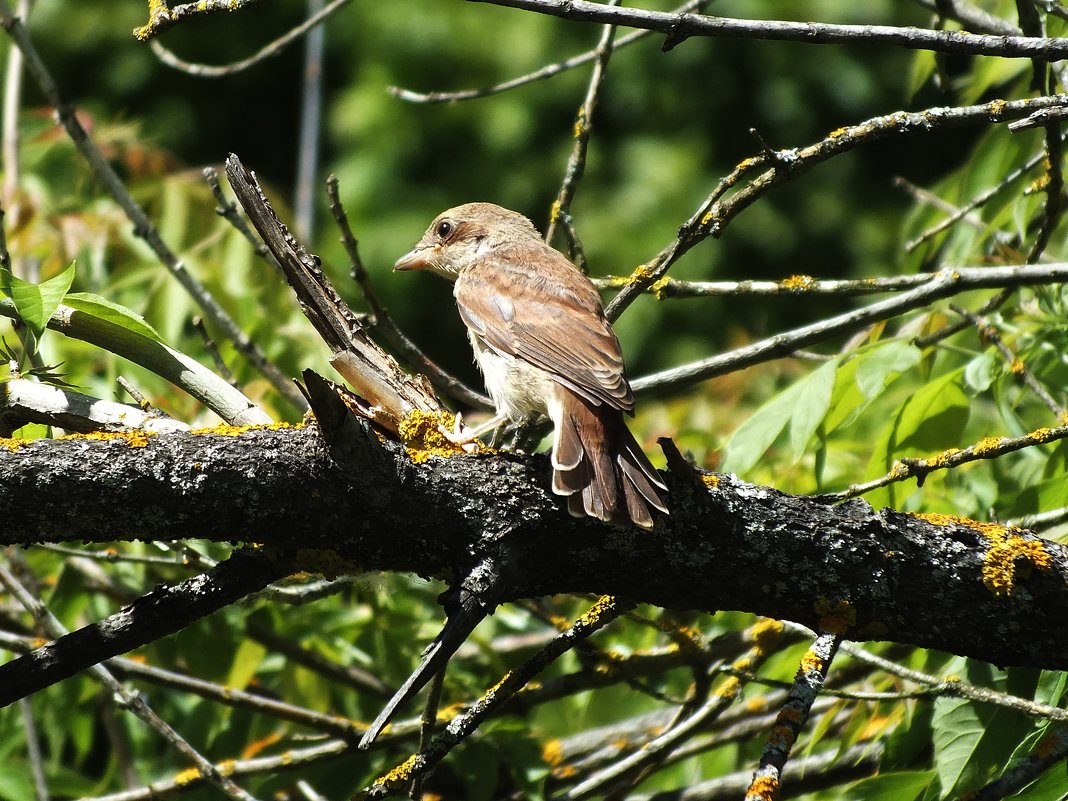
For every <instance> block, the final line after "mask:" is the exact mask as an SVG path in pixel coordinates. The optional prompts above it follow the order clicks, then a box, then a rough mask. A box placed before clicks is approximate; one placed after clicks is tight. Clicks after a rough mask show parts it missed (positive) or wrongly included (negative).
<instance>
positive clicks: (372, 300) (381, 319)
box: [326, 175, 493, 410]
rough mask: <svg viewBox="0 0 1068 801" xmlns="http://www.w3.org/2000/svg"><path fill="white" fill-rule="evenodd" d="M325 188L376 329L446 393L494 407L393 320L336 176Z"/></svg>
mask: <svg viewBox="0 0 1068 801" xmlns="http://www.w3.org/2000/svg"><path fill="white" fill-rule="evenodd" d="M326 192H327V195H328V196H329V198H330V212H331V213H332V214H333V215H334V220H335V222H336V223H337V227H338V231H340V233H341V244H342V245H344V247H345V252H346V253H347V254H348V257H349V265H350V267H349V270H350V274H351V275H352V279H353V280H354V281H355V282H356V285H357V286H358V287H359V288H360V291H361V292H362V293H363V299H364V300H365V301H366V302H367V306H368V308H369V309H370V310H371V312H372V314H373V315H374V330H375V331H376V332H377V333H379V334H380V335H381V337H382V339H383V340H385V342H386V344H387V345H389V347H390V348H392V349H393V350H394V351H395V352H396V353H397V354H399V355H400V356H401V357H402V358H404V359H405V360H406V361H407V362H408V363H409V364H411V365H412V366H413V367H414V368H415V369H416V370H418V371H419V372H421V373H423V374H424V375H425V376H426V377H427V378H429V379H430V383H431V384H433V385H434V386H435V387H437V388H438V389H439V390H440V391H441V392H442V393H443V394H445V395H448V396H449V397H450V398H453V399H455V400H458V401H460V402H461V403H466V404H468V405H469V406H472V407H474V408H476V409H485V410H492V409H493V401H491V400H490V399H489V398H488V397H486V396H485V395H483V394H482V393H480V392H478V391H476V390H474V389H472V388H471V387H469V386H467V384H465V383H464V382H462V381H461V380H460V379H458V378H456V377H455V376H453V375H451V374H450V373H448V372H447V371H446V370H444V369H443V368H442V367H441V366H439V365H438V364H437V362H435V361H434V360H433V359H431V358H430V357H429V356H427V355H426V354H425V353H423V352H422V351H421V350H420V349H419V347H418V346H417V345H416V344H415V343H414V342H412V341H411V340H410V339H409V338H408V336H407V335H406V334H405V333H404V332H403V331H401V329H400V328H399V327H398V326H397V324H396V323H395V322H393V318H392V316H390V314H389V312H388V311H387V310H386V307H385V306H383V305H382V303H381V301H379V299H378V293H377V292H375V289H374V286H373V285H372V284H371V277H370V275H368V273H367V269H366V268H365V267H364V266H363V260H362V259H361V258H360V248H359V244H358V243H357V241H356V237H355V235H353V233H352V226H350V225H349V218H348V215H347V214H346V213H345V207H344V206H343V205H342V203H341V196H340V193H339V189H338V180H337V176H335V175H330V176H328V177H327V179H326Z"/></svg>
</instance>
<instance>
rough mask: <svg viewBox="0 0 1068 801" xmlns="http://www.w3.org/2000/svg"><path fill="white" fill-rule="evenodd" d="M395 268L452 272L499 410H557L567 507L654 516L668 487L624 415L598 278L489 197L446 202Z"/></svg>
mask: <svg viewBox="0 0 1068 801" xmlns="http://www.w3.org/2000/svg"><path fill="white" fill-rule="evenodd" d="M394 269H395V270H420V269H427V270H430V271H432V272H435V273H437V274H438V275H440V276H443V277H444V278H447V279H449V280H450V281H454V282H455V286H454V289H453V294H454V295H455V296H456V303H457V305H458V306H459V309H460V317H461V318H462V319H463V321H464V324H465V325H466V326H467V330H468V336H469V337H470V339H471V346H472V348H474V351H475V361H477V362H478V366H479V367H480V368H481V370H482V375H483V376H484V378H485V381H486V389H487V390H488V391H489V394H490V396H491V397H492V398H493V403H494V405H495V406H496V407H497V415H498V417H501V418H507V419H509V420H512V421H516V422H518V421H522V420H526V419H529V418H530V417H531V416H533V415H538V414H542V415H546V416H548V417H549V419H550V420H552V423H553V427H554V434H553V448H552V458H551V461H552V466H553V483H552V487H553V492H555V493H556V494H558V495H563V496H566V497H567V508H568V511H570V512H571V514H572V515H575V516H576V517H581V516H582V515H583V514H586V515H589V516H591V517H596V518H598V519H599V520H604V521H611V522H613V523H618V524H622V525H628V524H630V523H634V524H636V525H638V526H641V527H643V528H652V526H653V517H652V510H653V509H659V510H660V511H662V512H667V507H666V506H665V505H664V496H663V493H664V492H665V491H666V489H667V487H666V486H665V485H664V483H663V482H662V481H661V480H660V477H659V476H658V475H657V473H656V470H655V468H654V467H653V466H652V464H651V463H650V462H649V459H648V458H647V457H646V456H645V454H644V453H643V452H642V450H641V448H640V447H639V446H638V443H637V442H635V440H634V437H633V436H632V435H631V433H630V431H629V430H627V426H626V424H625V423H624V421H623V413H624V412H626V413H627V414H631V415H633V413H634V396H633V394H632V393H631V389H630V384H629V383H628V382H627V375H626V371H625V369H624V366H623V356H622V353H621V351H620V347H619V340H618V339H616V335H615V332H613V331H612V326H611V325H610V324H609V322H608V319H607V318H606V317H605V315H604V307H603V306H602V304H601V297H600V295H599V294H598V293H597V289H596V288H595V287H594V285H593V284H592V283H591V282H590V280H589V279H588V278H587V277H586V276H585V275H583V274H582V272H581V271H580V270H579V269H578V268H577V267H575V265H573V264H572V263H571V262H570V261H568V260H567V259H566V258H565V257H564V256H563V255H561V254H560V253H559V252H557V251H556V250H553V249H552V248H551V247H549V246H548V245H547V244H545V243H544V242H543V241H542V238H541V236H540V235H539V233H538V231H537V229H536V228H535V227H534V225H533V224H532V223H531V222H530V220H528V219H527V218H526V217H524V216H523V215H521V214H518V213H516V212H514V211H509V210H508V209H505V208H502V207H500V206H496V205H494V204H492V203H466V204H464V205H462V206H457V207H456V208H453V209H449V210H448V211H445V212H442V213H441V214H439V215H438V216H437V218H436V219H435V220H434V222H432V223H431V224H430V227H429V228H428V229H427V231H426V233H425V234H423V238H422V239H420V240H419V242H418V243H416V245H415V247H413V248H412V249H411V251H409V252H408V253H406V254H405V255H404V256H402V257H401V258H400V259H399V260H398V261H397V263H396V265H394Z"/></svg>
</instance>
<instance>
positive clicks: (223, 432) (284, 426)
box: [189, 422, 306, 437]
mask: <svg viewBox="0 0 1068 801" xmlns="http://www.w3.org/2000/svg"><path fill="white" fill-rule="evenodd" d="M305 425H306V424H305V423H303V422H301V423H266V424H265V423H257V424H256V425H250V426H235V425H230V424H229V423H220V424H219V425H217V426H212V427H211V428H194V429H193V430H192V431H190V432H189V433H190V434H218V435H219V436H221V437H240V436H241V435H242V434H245V433H248V432H249V431H289V430H291V429H294V430H295V429H298V428H304V427H305Z"/></svg>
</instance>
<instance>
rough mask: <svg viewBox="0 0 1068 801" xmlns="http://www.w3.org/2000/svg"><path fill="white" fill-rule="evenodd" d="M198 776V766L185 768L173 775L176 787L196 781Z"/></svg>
mask: <svg viewBox="0 0 1068 801" xmlns="http://www.w3.org/2000/svg"><path fill="white" fill-rule="evenodd" d="M199 778H200V770H199V769H198V768H186V769H185V770H183V771H182V772H181V773H179V774H178V775H177V776H175V777H174V784H175V786H177V787H185V786H186V785H188V784H192V783H193V782H195V781H197V780H198V779H199Z"/></svg>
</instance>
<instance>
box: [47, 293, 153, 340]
mask: <svg viewBox="0 0 1068 801" xmlns="http://www.w3.org/2000/svg"><path fill="white" fill-rule="evenodd" d="M63 303H64V305H66V306H70V307H71V308H72V309H76V310H78V311H80V312H82V313H84V314H88V315H90V316H92V317H96V318H97V319H100V320H106V321H107V322H109V323H114V324H115V325H117V326H119V327H121V328H125V329H126V330H127V331H133V332H134V333H135V334H140V335H141V336H143V337H148V338H149V339H152V340H155V341H156V342H162V341H163V339H162V337H160V335H159V334H158V333H156V329H155V328H153V327H152V326H150V325H149V324H148V323H147V322H145V318H144V317H142V316H141V315H140V314H137V313H136V312H134V311H131V310H130V309H128V308H126V307H125V306H122V305H120V304H118V303H113V302H112V301H110V300H107V299H106V298H102V297H100V296H99V295H94V294H93V293H92V292H71V293H70V294H68V295H67V296H66V297H64V298H63Z"/></svg>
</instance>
